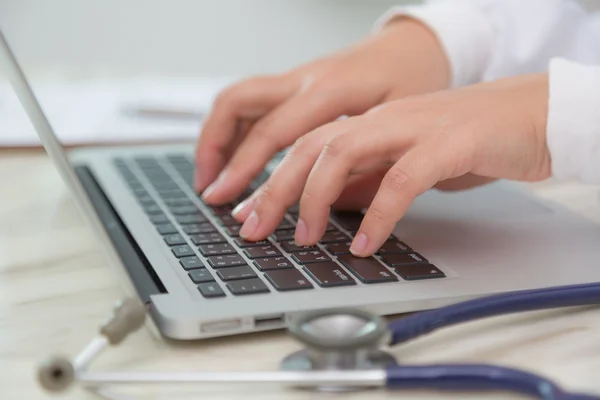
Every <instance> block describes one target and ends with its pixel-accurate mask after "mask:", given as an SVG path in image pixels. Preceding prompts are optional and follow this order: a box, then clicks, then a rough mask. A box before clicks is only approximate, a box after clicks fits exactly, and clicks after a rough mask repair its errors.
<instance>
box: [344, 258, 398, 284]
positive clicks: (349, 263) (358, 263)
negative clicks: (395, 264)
mask: <svg viewBox="0 0 600 400" xmlns="http://www.w3.org/2000/svg"><path fill="white" fill-rule="evenodd" d="M338 261H339V262H341V263H342V264H344V266H345V267H346V268H348V270H349V271H350V272H352V273H353V274H354V275H355V276H356V277H357V278H358V279H360V280H361V281H362V282H364V283H380V282H395V281H398V278H396V277H395V276H394V275H393V274H392V273H391V272H390V271H389V270H388V269H387V268H386V267H384V266H383V265H381V264H380V263H379V262H378V261H377V260H375V259H374V258H372V257H370V258H359V257H354V256H353V255H350V254H347V255H346V254H344V255H341V256H339V257H338Z"/></svg>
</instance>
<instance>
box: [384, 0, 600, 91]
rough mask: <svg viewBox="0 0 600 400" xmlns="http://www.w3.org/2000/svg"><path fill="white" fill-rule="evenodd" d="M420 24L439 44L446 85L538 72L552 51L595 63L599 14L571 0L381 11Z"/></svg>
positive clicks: (506, 0)
mask: <svg viewBox="0 0 600 400" xmlns="http://www.w3.org/2000/svg"><path fill="white" fill-rule="evenodd" d="M397 16H410V17H413V18H415V19H417V20H420V21H421V22H423V23H424V24H426V25H427V26H428V27H429V28H430V29H431V30H432V31H433V32H434V33H435V34H436V35H437V37H438V39H439V40H440V43H441V44H442V47H443V48H444V50H445V52H446V55H447V57H448V60H449V62H450V69H451V75H452V86H453V87H457V86H464V85H469V84H473V83H477V82H481V81H488V80H493V79H498V78H502V77H508V76H514V75H519V74H524V73H533V72H544V71H547V70H548V63H549V62H550V60H551V59H552V58H554V57H564V58H567V59H570V60H573V61H579V62H584V63H592V64H600V45H598V43H600V14H590V13H589V12H588V11H587V10H585V9H584V8H583V7H582V6H581V5H579V4H578V2H577V1H575V0H527V1H524V0H425V1H424V2H423V3H422V4H418V5H409V6H398V7H394V8H392V9H390V10H389V11H388V12H386V13H385V14H384V15H383V16H382V17H381V18H380V19H379V21H378V22H377V24H376V28H379V27H380V26H381V25H383V24H384V23H386V22H387V21H389V20H390V19H392V18H394V17H397Z"/></svg>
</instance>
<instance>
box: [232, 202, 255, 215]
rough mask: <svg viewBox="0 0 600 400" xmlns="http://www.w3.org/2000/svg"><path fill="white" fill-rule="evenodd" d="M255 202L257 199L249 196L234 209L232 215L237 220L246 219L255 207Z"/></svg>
mask: <svg viewBox="0 0 600 400" xmlns="http://www.w3.org/2000/svg"><path fill="white" fill-rule="evenodd" d="M254 203H256V199H255V198H254V197H248V198H247V199H246V200H244V201H242V202H241V203H240V204H238V205H237V206H236V207H235V208H234V209H233V211H232V212H231V216H232V217H234V218H235V219H237V220H244V219H246V217H247V216H248V213H249V212H250V211H251V210H252V209H253V208H254Z"/></svg>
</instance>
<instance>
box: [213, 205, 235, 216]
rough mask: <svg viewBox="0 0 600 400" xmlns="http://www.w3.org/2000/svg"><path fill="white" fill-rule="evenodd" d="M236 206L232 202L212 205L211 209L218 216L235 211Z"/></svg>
mask: <svg viewBox="0 0 600 400" xmlns="http://www.w3.org/2000/svg"><path fill="white" fill-rule="evenodd" d="M233 208H234V206H233V205H232V204H224V205H222V206H215V207H210V210H211V211H212V212H213V214H215V215H217V216H221V215H230V214H231V212H232V211H233Z"/></svg>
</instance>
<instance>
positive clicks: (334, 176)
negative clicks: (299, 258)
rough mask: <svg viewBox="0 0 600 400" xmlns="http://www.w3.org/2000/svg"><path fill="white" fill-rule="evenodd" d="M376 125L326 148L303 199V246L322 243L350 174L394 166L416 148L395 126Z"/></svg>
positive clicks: (339, 137)
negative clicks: (333, 208) (329, 217)
mask: <svg viewBox="0 0 600 400" xmlns="http://www.w3.org/2000/svg"><path fill="white" fill-rule="evenodd" d="M365 120H367V119H365ZM368 120H369V121H370V120H372V118H369V119H368ZM376 124H377V125H374V123H373V122H369V123H368V124H365V126H363V127H360V128H355V129H354V128H353V130H352V131H351V132H350V133H347V134H337V135H334V137H333V138H332V139H331V140H330V141H329V142H328V143H327V144H326V146H325V147H324V148H323V151H322V152H321V154H320V155H319V158H318V160H317V162H316V164H315V166H314V168H313V169H312V171H311V172H310V175H309V177H308V179H307V182H306V187H305V188H304V191H303V193H302V197H301V199H300V219H301V220H302V221H304V223H305V224H306V228H307V235H306V237H305V240H304V241H303V240H301V238H298V240H297V241H298V242H299V244H303V245H312V244H315V243H316V242H318V241H319V239H320V238H321V236H322V235H323V233H324V232H325V229H326V226H327V219H328V216H329V213H330V212H331V205H332V204H334V203H335V202H336V200H337V199H338V198H339V196H340V194H341V193H342V192H343V190H344V188H345V186H346V183H347V181H348V178H349V176H350V175H352V174H357V173H367V172H373V171H376V170H380V169H381V168H382V167H384V166H386V165H391V164H393V162H395V161H396V160H397V159H398V158H400V157H401V156H402V154H404V152H405V151H406V150H407V149H408V148H410V146H411V145H412V142H413V140H414V139H413V138H412V137H411V135H410V134H399V133H398V132H396V131H395V130H396V128H395V127H393V126H386V127H384V128H382V127H381V126H380V125H381V123H380V122H379V121H376ZM375 126H379V127H378V128H376V127H375Z"/></svg>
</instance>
